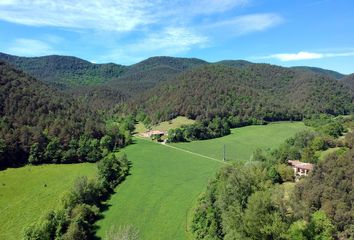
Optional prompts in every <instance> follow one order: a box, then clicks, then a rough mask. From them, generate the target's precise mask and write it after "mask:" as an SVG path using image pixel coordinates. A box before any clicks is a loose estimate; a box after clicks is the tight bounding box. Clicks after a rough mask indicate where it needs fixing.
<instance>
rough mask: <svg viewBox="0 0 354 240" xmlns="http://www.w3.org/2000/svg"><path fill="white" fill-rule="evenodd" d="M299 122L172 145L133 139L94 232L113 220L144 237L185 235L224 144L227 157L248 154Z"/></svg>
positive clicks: (276, 141)
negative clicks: (125, 169)
mask: <svg viewBox="0 0 354 240" xmlns="http://www.w3.org/2000/svg"><path fill="white" fill-rule="evenodd" d="M304 128H305V126H304V124H303V123H277V124H269V125H267V126H250V127H244V128H239V129H234V130H233V131H232V134H231V135H229V136H226V137H223V138H219V139H213V140H207V141H198V142H192V143H178V144H173V145H171V146H172V147H175V148H172V147H169V146H170V145H167V146H165V145H162V144H157V143H154V142H150V141H148V140H140V139H137V140H136V144H134V145H131V146H129V147H127V148H126V149H125V152H126V153H127V155H128V158H129V159H130V160H131V161H132V163H133V167H132V175H131V176H129V177H128V178H127V179H126V181H125V182H123V183H122V184H121V185H120V186H119V187H118V188H117V193H115V194H114V195H113V196H112V198H111V199H110V200H109V201H108V203H109V204H110V205H111V206H110V208H109V210H108V211H106V212H104V218H103V219H102V220H101V221H99V222H98V226H99V230H98V235H99V236H101V237H102V236H104V234H105V232H106V231H107V230H109V229H110V228H111V227H112V226H120V225H133V226H134V227H136V228H137V229H138V230H139V231H140V235H141V239H144V240H150V239H153V240H158V239H176V240H178V239H189V238H190V233H188V231H187V229H188V216H190V215H191V212H192V210H193V206H195V203H196V200H197V198H198V195H199V194H200V193H201V192H203V191H204V190H205V187H206V185H207V182H208V179H213V178H214V176H215V175H214V174H215V173H216V172H217V170H218V169H219V168H220V167H221V166H222V165H224V164H225V163H223V162H222V161H218V160H216V159H221V156H222V153H221V152H222V148H223V147H222V146H223V144H226V146H227V154H228V155H229V158H231V156H233V159H236V160H239V159H242V160H244V159H246V160H247V159H249V158H250V156H251V154H252V152H253V151H254V150H255V149H256V148H257V147H260V148H263V149H268V148H273V147H276V146H278V145H279V144H280V143H282V142H283V141H284V140H285V139H286V138H288V137H291V136H293V135H294V134H295V133H296V132H298V131H301V130H302V129H304ZM198 154H199V155H198ZM201 155H206V157H203V156H201Z"/></svg>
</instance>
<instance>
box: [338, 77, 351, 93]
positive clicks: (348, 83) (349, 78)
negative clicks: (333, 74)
mask: <svg viewBox="0 0 354 240" xmlns="http://www.w3.org/2000/svg"><path fill="white" fill-rule="evenodd" d="M341 82H342V83H343V84H344V85H345V86H347V87H348V88H350V90H351V91H352V93H353V94H354V74H350V75H348V76H346V77H345V78H343V79H342V80H341Z"/></svg>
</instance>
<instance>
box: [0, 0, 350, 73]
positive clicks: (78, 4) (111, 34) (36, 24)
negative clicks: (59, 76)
mask: <svg viewBox="0 0 354 240" xmlns="http://www.w3.org/2000/svg"><path fill="white" fill-rule="evenodd" d="M0 51H1V52H5V53H9V54H14V55H20V56H42V55H50V54H60V55H72V56H77V57H80V58H83V59H86V60H89V61H91V62H97V63H105V62H115V63H119V64H132V63H136V62H138V61H140V60H143V59H145V58H148V57H151V56H161V55H168V56H176V57H196V58H201V59H204V60H207V61H219V60H223V59H246V60H249V61H253V62H266V63H272V64H277V65H283V66H298V65H308V66H316V67H323V68H328V69H333V70H336V71H339V72H342V73H352V72H354V1H353V0H190V1H181V0H180V1H178V0H155V1H152V0H129V1H128V0H104V1H93V0H56V1H53V0H0Z"/></svg>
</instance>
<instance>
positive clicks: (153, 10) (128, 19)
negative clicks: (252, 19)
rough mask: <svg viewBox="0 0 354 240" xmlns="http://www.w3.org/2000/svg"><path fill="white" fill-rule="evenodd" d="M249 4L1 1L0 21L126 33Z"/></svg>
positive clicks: (228, 0)
mask: <svg viewBox="0 0 354 240" xmlns="http://www.w3.org/2000/svg"><path fill="white" fill-rule="evenodd" d="M248 2H249V0H193V1H190V2H187V3H185V2H184V3H182V2H180V1H178V0H172V1H163V0H105V1H96V0H56V1H52V0H33V1H28V0H1V1H0V19H2V20H5V21H9V22H13V23H18V24H24V25H30V26H55V27H65V28H79V29H95V30H108V31H117V32H126V31H132V30H135V29H137V28H138V27H142V26H147V25H150V24H154V23H158V24H159V23H161V21H162V20H164V21H165V22H166V21H173V18H178V19H179V18H180V16H187V15H188V16H187V17H192V18H193V17H194V16H195V15H200V14H213V13H220V12H224V11H228V10H231V9H233V8H234V7H236V6H242V5H245V4H247V3H248Z"/></svg>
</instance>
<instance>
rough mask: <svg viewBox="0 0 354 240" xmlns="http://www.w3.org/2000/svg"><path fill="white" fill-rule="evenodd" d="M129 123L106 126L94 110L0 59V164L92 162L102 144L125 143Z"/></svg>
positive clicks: (114, 145)
mask: <svg viewBox="0 0 354 240" xmlns="http://www.w3.org/2000/svg"><path fill="white" fill-rule="evenodd" d="M117 128H118V126H117ZM128 128H129V127H120V128H119V129H115V128H114V127H113V128H110V129H107V126H106V124H105V121H104V118H103V116H102V115H101V114H98V113H97V112H96V111H95V110H94V109H92V108H89V107H88V106H87V105H85V104H82V103H80V102H79V101H76V100H75V99H74V98H72V97H70V96H67V95H64V94H63V93H61V92H59V91H57V90H54V89H52V88H51V87H49V86H47V85H45V84H43V83H42V82H40V81H38V80H36V79H34V78H33V77H30V76H28V75H27V74H25V73H23V72H21V71H19V70H16V69H14V68H12V67H11V66H9V65H8V64H6V63H3V62H1V63H0V168H4V167H8V166H18V165H21V164H24V163H27V162H28V161H29V162H31V163H33V164H37V163H43V162H51V163H52V162H53V163H60V162H61V163H69V162H79V161H91V162H94V161H97V160H99V159H100V158H101V157H102V153H103V151H104V149H105V146H106V148H107V151H110V150H112V149H113V148H114V147H117V146H121V145H124V144H125V143H126V141H128V138H129V132H128V133H125V131H128ZM106 135H108V136H106ZM103 137H105V141H103V142H102V144H101V142H100V140H102V138H103Z"/></svg>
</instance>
